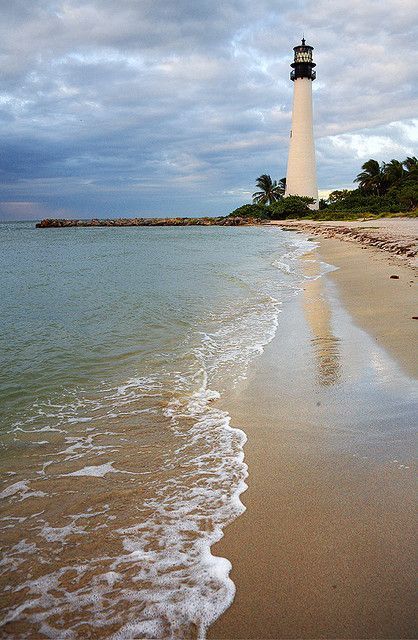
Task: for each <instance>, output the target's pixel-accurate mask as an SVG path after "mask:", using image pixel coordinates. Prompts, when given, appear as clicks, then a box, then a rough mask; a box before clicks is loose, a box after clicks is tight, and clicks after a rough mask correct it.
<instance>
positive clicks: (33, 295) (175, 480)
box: [0, 223, 312, 638]
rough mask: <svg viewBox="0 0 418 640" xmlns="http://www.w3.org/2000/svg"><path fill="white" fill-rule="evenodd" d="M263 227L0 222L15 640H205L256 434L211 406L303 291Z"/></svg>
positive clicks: (8, 569) (289, 241) (227, 597)
mask: <svg viewBox="0 0 418 640" xmlns="http://www.w3.org/2000/svg"><path fill="white" fill-rule="evenodd" d="M311 247H312V245H311V244H309V243H307V242H306V240H304V239H303V238H302V237H301V236H299V235H296V234H290V233H285V232H282V231H281V230H279V229H271V228H257V227H253V228H219V227H208V228H199V227H190V228H187V227H183V228H169V227H166V228H140V227H139V228H122V229H107V228H102V229H46V230H35V229H34V225H33V224H31V223H18V224H2V225H0V260H1V268H2V280H3V282H2V285H3V286H2V292H3V296H2V308H1V319H0V330H1V331H0V354H1V360H2V362H1V373H0V376H1V377H0V407H1V408H0V410H1V432H2V449H1V459H0V463H1V468H2V472H3V474H2V475H3V478H4V482H3V486H2V492H1V494H0V495H1V497H2V498H3V500H2V505H3V506H2V511H1V516H0V517H1V520H0V523H1V526H2V538H3V541H4V556H3V560H2V571H3V577H2V584H3V586H2V589H3V598H2V601H3V616H4V617H3V633H4V635H5V637H13V636H14V637H15V636H17V635H18V636H19V637H22V638H24V637H35V636H36V637H51V638H57V637H59V638H78V637H80V638H81V637H83V638H84V637H91V636H92V635H94V637H113V638H131V637H142V638H158V637H173V638H176V637H203V636H204V634H205V629H206V628H207V626H208V625H209V624H210V623H211V622H212V621H213V620H214V619H216V618H217V617H218V616H219V615H220V614H221V613H222V611H223V610H224V609H225V608H226V607H228V606H229V604H230V603H231V601H232V598H233V596H234V585H233V583H232V581H231V580H230V579H229V570H230V563H229V562H228V560H226V559H222V558H216V557H214V556H212V555H211V553H210V546H211V545H212V544H213V542H215V541H216V540H218V539H219V538H220V537H221V536H222V529H223V528H224V527H225V526H226V524H227V523H228V522H230V521H231V520H232V519H234V518H235V517H237V516H238V515H239V514H240V513H241V512H242V511H243V506H242V504H241V502H240V500H239V495H240V493H241V492H242V491H243V490H244V489H245V478H246V466H245V463H244V460H243V445H244V443H245V434H244V433H243V432H242V431H241V430H240V429H239V428H236V427H237V426H239V425H231V424H230V416H229V415H228V414H227V413H226V412H225V411H223V410H221V409H220V408H219V406H220V404H221V403H214V402H213V400H216V399H218V398H222V395H223V394H224V393H225V392H226V391H227V390H230V389H231V388H232V387H233V386H234V385H236V384H238V383H239V381H240V380H242V379H243V378H244V377H245V376H246V373H247V371H248V368H249V366H251V363H252V362H253V361H254V358H256V357H257V356H258V355H259V354H260V353H261V352H262V350H263V347H264V346H265V345H266V344H267V343H268V342H269V341H270V340H271V339H272V338H273V336H274V334H275V331H276V328H277V324H278V318H279V313H280V311H281V310H282V308H283V307H285V305H286V302H287V301H289V300H290V299H291V298H292V297H293V296H294V295H295V294H296V293H297V292H298V291H299V290H300V288H301V283H302V282H303V278H304V275H303V269H302V265H301V263H300V261H299V259H298V257H299V256H300V255H301V254H302V253H303V252H304V251H306V249H307V248H311Z"/></svg>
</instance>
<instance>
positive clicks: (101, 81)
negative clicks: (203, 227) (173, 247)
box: [0, 0, 418, 220]
mask: <svg viewBox="0 0 418 640" xmlns="http://www.w3.org/2000/svg"><path fill="white" fill-rule="evenodd" d="M417 25H418V3H417V2H416V0H351V1H350V2H347V0H333V1H332V2H331V1H330V0H315V2H313V1H311V0H306V1H302V0H293V1H290V0H257V2H254V0H221V1H218V0H164V1H163V0H117V1H115V0H65V1H63V0H13V2H11V1H10V0H0V219H9V220H10V219H21V220H29V219H37V218H42V217H79V218H83V217H84V218H86V217H92V216H94V217H118V216H165V215H167V216H174V215H180V216H190V215H196V216H199V215H224V214H227V213H229V212H230V211H232V210H233V209H234V208H235V207H238V206H240V205H241V204H244V203H245V202H250V201H251V194H252V193H253V191H255V180H256V178H257V177H258V176H259V175H260V174H262V173H268V174H270V175H271V176H272V178H276V179H280V178H282V177H284V176H285V175H286V163H287V152H288V142H289V131H290V128H291V105H292V89H293V84H292V82H291V81H290V79H289V72H290V66H289V65H290V63H291V62H292V56H293V50H292V49H293V47H294V46H295V45H297V44H299V42H300V39H301V37H302V35H303V34H304V35H305V38H306V40H307V44H310V45H312V46H314V47H315V50H314V58H315V61H316V63H317V80H316V81H315V82H314V83H313V90H314V119H315V140H316V152H317V167H318V184H319V189H320V194H326V193H327V192H329V190H333V189H339V188H352V187H353V178H354V177H355V176H356V174H357V173H358V172H359V170H360V167H361V164H362V163H363V162H365V161H366V160H367V159H369V158H370V157H373V158H376V159H377V160H379V161H389V160H391V159H392V158H397V159H404V158H405V157H406V156H408V155H418V82H417V72H416V69H417V68H418V49H417V47H416V42H417V41H418V26H417Z"/></svg>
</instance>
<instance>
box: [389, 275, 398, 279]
mask: <svg viewBox="0 0 418 640" xmlns="http://www.w3.org/2000/svg"><path fill="white" fill-rule="evenodd" d="M390 277H391V279H392V280H399V276H396V275H392V276H390Z"/></svg>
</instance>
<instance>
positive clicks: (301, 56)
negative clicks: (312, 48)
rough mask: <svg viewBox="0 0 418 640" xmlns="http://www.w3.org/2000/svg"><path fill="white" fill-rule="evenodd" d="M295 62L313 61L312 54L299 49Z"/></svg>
mask: <svg viewBox="0 0 418 640" xmlns="http://www.w3.org/2000/svg"><path fill="white" fill-rule="evenodd" d="M295 62H312V54H311V53H310V52H309V51H297V52H296V54H295Z"/></svg>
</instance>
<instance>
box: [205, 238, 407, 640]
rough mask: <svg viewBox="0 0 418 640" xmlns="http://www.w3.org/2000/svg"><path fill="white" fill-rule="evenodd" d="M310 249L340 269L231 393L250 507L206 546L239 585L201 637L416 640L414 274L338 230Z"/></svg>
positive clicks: (294, 311) (293, 308)
mask: <svg viewBox="0 0 418 640" xmlns="http://www.w3.org/2000/svg"><path fill="white" fill-rule="evenodd" d="M317 257H319V258H320V259H321V260H323V261H324V262H327V263H332V264H334V265H336V266H338V267H340V269H339V270H338V271H334V272H333V273H329V274H328V275H326V276H325V277H323V278H320V279H317V280H308V281H307V283H306V286H305V290H304V291H303V293H302V294H301V295H299V296H298V297H297V298H295V299H294V301H293V302H292V303H291V305H290V308H289V307H287V308H286V309H285V311H284V312H283V314H282V315H281V317H280V324H279V329H278V333H277V335H276V338H275V339H274V340H273V342H272V343H270V345H268V347H267V348H266V350H265V353H264V354H263V355H262V356H261V357H260V358H259V360H258V363H257V364H256V365H255V366H254V368H253V370H252V371H251V373H250V375H249V377H248V379H247V380H246V381H245V382H244V383H243V384H242V385H241V387H240V388H239V389H237V390H236V391H234V392H231V394H230V397H229V398H228V402H227V404H228V406H227V409H228V410H229V412H230V413H231V416H232V424H233V425H234V426H240V427H242V428H243V429H244V430H245V432H246V433H247V436H248V443H247V445H246V447H245V461H246V463H247V464H248V469H249V477H248V481H247V482H248V490H247V491H246V492H245V494H243V495H242V501H243V503H244V504H245V506H246V507H247V511H246V512H245V513H244V514H243V515H242V516H240V517H239V518H238V519H237V520H236V521H234V522H233V523H232V524H231V525H229V526H228V527H227V529H226V530H225V537H224V538H223V540H222V541H221V542H220V543H218V544H217V545H215V546H214V547H213V549H212V551H213V553H215V554H216V555H221V556H224V557H227V558H228V559H229V560H230V561H231V563H232V567H233V568H232V572H231V578H232V579H233V581H234V582H235V584H236V589H237V592H236V597H235V600H234V603H233V604H232V606H231V607H230V608H229V609H228V610H227V611H226V612H225V614H224V615H223V616H222V617H221V618H220V619H219V620H218V621H217V622H216V623H215V624H214V625H213V626H212V627H211V628H210V629H209V633H208V636H209V638H260V639H261V638H413V637H415V611H414V571H413V564H414V526H413V525H414V484H413V473H412V460H411V458H412V443H413V424H414V417H415V416H416V407H417V404H416V388H417V387H416V381H415V380H414V378H413V375H414V374H416V365H415V361H414V356H416V347H415V345H416V334H417V330H418V321H416V320H412V315H418V313H417V310H416V309H415V308H413V304H412V290H413V289H412V280H413V271H412V270H411V269H410V267H408V266H406V265H405V264H398V263H396V265H395V264H393V263H391V262H390V261H388V260H387V258H386V257H384V256H383V257H382V256H381V255H380V254H377V253H375V252H373V251H372V250H371V249H366V250H364V249H362V248H361V246H359V245H356V244H353V243H346V242H342V241H340V240H335V239H334V240H330V239H326V240H321V242H320V249H319V256H317ZM311 258H312V255H311V256H309V255H308V256H306V257H305V259H306V274H307V275H314V274H315V271H316V270H317V268H318V266H317V265H318V263H317V262H314V261H312V260H311ZM393 274H396V275H398V276H399V279H396V280H395V279H391V278H390V275H393ZM414 340H415V342H414Z"/></svg>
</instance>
